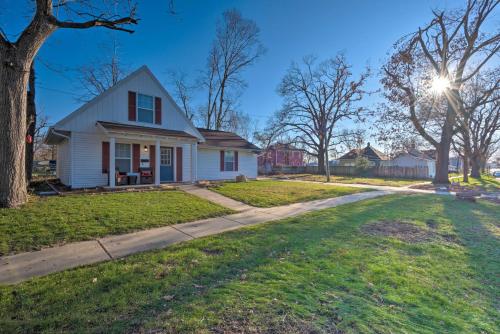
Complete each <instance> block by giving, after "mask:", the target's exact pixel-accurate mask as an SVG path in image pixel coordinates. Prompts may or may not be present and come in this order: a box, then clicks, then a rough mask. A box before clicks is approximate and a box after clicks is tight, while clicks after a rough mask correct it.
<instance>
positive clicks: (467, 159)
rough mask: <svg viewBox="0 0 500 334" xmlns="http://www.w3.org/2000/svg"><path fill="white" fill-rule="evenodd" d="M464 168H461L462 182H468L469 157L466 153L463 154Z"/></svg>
mask: <svg viewBox="0 0 500 334" xmlns="http://www.w3.org/2000/svg"><path fill="white" fill-rule="evenodd" d="M463 158H464V160H463V163H464V167H463V169H464V170H463V172H464V182H467V183H468V182H469V155H468V154H467V153H465V154H464V157H463Z"/></svg>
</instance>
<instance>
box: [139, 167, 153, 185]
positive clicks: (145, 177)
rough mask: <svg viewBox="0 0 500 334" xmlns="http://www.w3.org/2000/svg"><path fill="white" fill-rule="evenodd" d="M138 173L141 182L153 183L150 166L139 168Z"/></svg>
mask: <svg viewBox="0 0 500 334" xmlns="http://www.w3.org/2000/svg"><path fill="white" fill-rule="evenodd" d="M139 173H140V175H141V184H151V183H153V181H154V179H153V169H152V168H150V167H142V168H139Z"/></svg>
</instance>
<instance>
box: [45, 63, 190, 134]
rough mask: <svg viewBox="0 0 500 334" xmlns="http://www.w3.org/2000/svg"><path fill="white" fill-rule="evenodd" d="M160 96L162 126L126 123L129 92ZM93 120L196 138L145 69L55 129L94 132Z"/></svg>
mask: <svg viewBox="0 0 500 334" xmlns="http://www.w3.org/2000/svg"><path fill="white" fill-rule="evenodd" d="M129 91H133V92H138V93H141V94H146V95H151V96H156V97H161V99H162V118H161V119H162V124H161V125H159V124H154V123H141V122H131V121H129V120H128V92H129ZM96 121H107V122H115V123H122V124H132V125H138V126H147V127H155V128H164V129H170V130H179V131H185V132H187V133H189V134H191V135H193V136H199V134H198V132H197V130H196V129H195V128H194V126H193V125H192V124H191V122H190V121H189V120H187V119H186V118H185V117H184V115H183V114H182V112H181V111H179V109H178V107H177V106H176V105H175V102H173V100H171V98H170V97H169V96H168V95H167V94H165V92H164V90H163V87H162V86H160V85H159V84H158V83H157V81H156V80H155V79H154V77H152V76H151V75H150V74H149V71H147V70H138V71H137V73H135V74H132V75H131V77H130V78H129V79H124V80H123V81H122V82H120V83H119V84H118V85H117V86H116V87H114V88H112V89H111V90H110V91H108V92H105V93H103V95H102V96H101V97H99V98H97V99H95V100H93V101H91V102H89V103H88V104H87V105H86V106H83V107H82V108H81V110H78V111H75V114H74V115H73V116H72V117H69V118H67V119H63V120H61V121H60V122H58V123H57V124H56V125H55V127H56V128H57V129H62V130H68V131H76V132H87V133H95V132H98V133H100V131H99V130H98V129H97V128H96V126H95V124H96Z"/></svg>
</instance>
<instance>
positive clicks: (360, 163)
mask: <svg viewBox="0 0 500 334" xmlns="http://www.w3.org/2000/svg"><path fill="white" fill-rule="evenodd" d="M370 165H371V163H370V160H368V159H367V158H365V157H358V158H356V160H354V168H355V169H356V173H357V174H358V175H361V176H366V175H367V174H368V170H369V169H370Z"/></svg>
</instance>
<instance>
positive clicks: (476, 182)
mask: <svg viewBox="0 0 500 334" xmlns="http://www.w3.org/2000/svg"><path fill="white" fill-rule="evenodd" d="M450 181H453V182H460V185H462V186H470V187H471V188H474V187H481V188H483V189H484V190H486V191H500V181H498V180H497V179H496V178H494V177H493V176H491V175H486V174H484V175H482V176H481V178H480V179H477V178H474V177H471V176H469V182H468V183H465V182H464V178H463V176H455V177H450Z"/></svg>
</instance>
